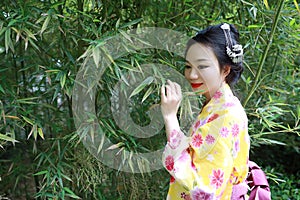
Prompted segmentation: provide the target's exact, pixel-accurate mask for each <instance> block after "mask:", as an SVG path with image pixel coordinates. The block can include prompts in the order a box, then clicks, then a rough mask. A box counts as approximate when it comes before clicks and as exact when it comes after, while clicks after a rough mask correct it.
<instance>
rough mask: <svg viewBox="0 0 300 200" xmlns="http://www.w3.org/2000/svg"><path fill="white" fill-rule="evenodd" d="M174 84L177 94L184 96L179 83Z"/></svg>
mask: <svg viewBox="0 0 300 200" xmlns="http://www.w3.org/2000/svg"><path fill="white" fill-rule="evenodd" d="M174 86H175V92H176V94H177V95H178V96H179V97H181V96H182V93H181V86H180V85H179V84H178V83H174Z"/></svg>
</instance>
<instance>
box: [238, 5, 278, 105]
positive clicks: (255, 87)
mask: <svg viewBox="0 0 300 200" xmlns="http://www.w3.org/2000/svg"><path fill="white" fill-rule="evenodd" d="M283 4H284V0H280V2H279V6H278V9H277V12H276V16H275V21H274V23H273V26H272V30H271V34H270V39H269V41H268V44H267V46H266V48H265V50H264V53H263V56H262V57H261V59H260V62H259V65H258V71H257V73H256V76H255V80H254V83H253V86H252V88H251V90H250V92H249V94H248V96H247V97H246V99H245V101H244V103H243V106H244V107H246V105H247V103H248V101H249V99H250V98H251V96H252V95H253V93H254V92H255V90H256V89H257V87H258V85H259V84H258V80H259V77H260V74H261V71H262V67H263V66H264V63H265V60H266V58H267V55H268V52H269V49H270V47H271V44H272V40H273V36H274V34H275V30H276V28H277V24H278V21H279V16H280V12H281V10H282V8H283Z"/></svg>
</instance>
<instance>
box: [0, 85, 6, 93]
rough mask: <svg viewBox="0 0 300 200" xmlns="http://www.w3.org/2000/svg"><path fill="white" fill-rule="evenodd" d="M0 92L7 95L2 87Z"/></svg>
mask: <svg viewBox="0 0 300 200" xmlns="http://www.w3.org/2000/svg"><path fill="white" fill-rule="evenodd" d="M0 92H2V93H3V94H5V91H4V89H3V87H2V86H1V85H0Z"/></svg>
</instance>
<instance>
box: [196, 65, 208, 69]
mask: <svg viewBox="0 0 300 200" xmlns="http://www.w3.org/2000/svg"><path fill="white" fill-rule="evenodd" d="M208 67H209V66H206V65H199V66H198V69H205V68H208Z"/></svg>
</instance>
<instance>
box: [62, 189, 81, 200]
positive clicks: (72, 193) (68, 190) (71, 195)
mask: <svg viewBox="0 0 300 200" xmlns="http://www.w3.org/2000/svg"><path fill="white" fill-rule="evenodd" d="M64 191H66V192H67V194H66V196H69V197H72V198H74V199H80V197H79V196H77V195H76V194H75V193H74V192H72V190H70V189H69V188H67V187H64Z"/></svg>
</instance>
